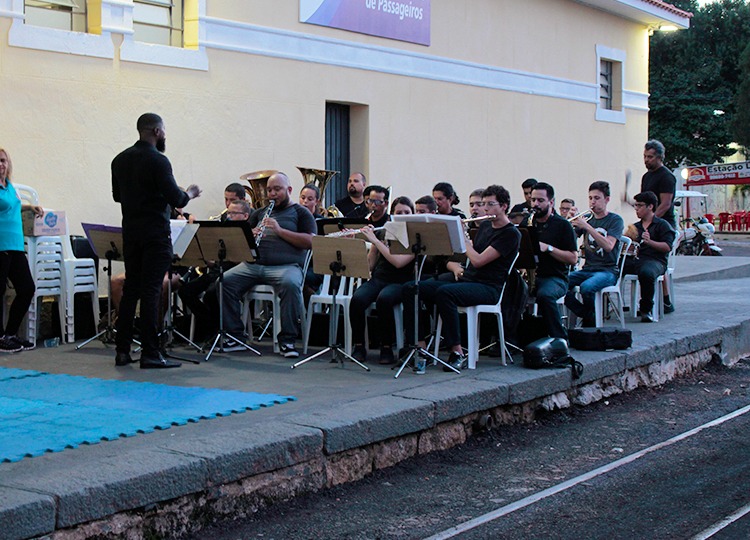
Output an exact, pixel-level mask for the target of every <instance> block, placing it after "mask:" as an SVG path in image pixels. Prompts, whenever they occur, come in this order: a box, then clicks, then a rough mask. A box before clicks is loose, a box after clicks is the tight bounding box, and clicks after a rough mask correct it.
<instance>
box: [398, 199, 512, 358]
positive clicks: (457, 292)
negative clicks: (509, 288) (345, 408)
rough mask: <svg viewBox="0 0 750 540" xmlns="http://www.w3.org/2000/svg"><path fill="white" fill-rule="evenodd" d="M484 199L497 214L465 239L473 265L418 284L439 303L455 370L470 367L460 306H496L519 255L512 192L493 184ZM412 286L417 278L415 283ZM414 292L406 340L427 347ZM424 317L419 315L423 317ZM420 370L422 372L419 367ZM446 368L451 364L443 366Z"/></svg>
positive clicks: (427, 299) (407, 300) (407, 301)
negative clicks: (417, 326)
mask: <svg viewBox="0 0 750 540" xmlns="http://www.w3.org/2000/svg"><path fill="white" fill-rule="evenodd" d="M482 200H483V201H484V203H485V207H486V208H487V212H488V213H489V214H494V215H495V216H496V217H495V218H494V219H492V220H490V219H488V220H486V221H483V222H482V223H481V225H480V227H479V233H478V234H477V237H476V240H475V241H474V242H473V243H472V242H470V241H469V242H467V244H466V256H467V258H468V260H469V264H468V265H467V267H466V268H464V267H463V266H461V265H454V266H453V272H452V273H448V274H442V275H441V276H440V277H439V278H438V279H428V280H425V281H421V282H420V283H419V298H420V301H422V302H424V303H426V304H435V305H437V310H438V313H439V315H440V317H442V320H443V339H444V342H445V344H446V346H447V347H448V348H449V349H450V356H449V357H448V364H450V365H451V366H453V367H454V368H456V369H459V370H461V369H464V368H465V367H466V363H467V358H466V356H465V355H464V352H463V349H462V348H461V336H460V326H459V318H458V309H457V308H458V307H459V306H475V305H480V304H495V303H497V302H498V301H499V299H500V292H501V290H502V287H503V284H504V283H505V279H506V276H507V275H508V271H509V269H510V265H511V264H512V263H513V259H514V258H515V256H516V254H517V253H518V246H519V243H520V239H521V234H520V233H519V232H518V230H517V229H516V228H515V227H514V226H513V224H512V223H511V222H510V220H509V219H508V216H507V213H506V212H507V211H508V206H509V205H510V194H509V193H508V190H507V189H505V188H504V187H502V186H498V185H492V186H489V187H488V188H487V189H486V190H484V192H483V194H482ZM411 285H412V286H414V284H413V282H412V284H411ZM414 301H415V299H414V295H412V294H408V293H405V295H404V327H405V331H406V341H407V343H408V344H413V343H414V342H415V340H417V342H418V344H419V346H420V347H425V342H424V340H422V339H421V338H420V339H417V337H416V336H414ZM425 316H426V314H425V313H423V314H422V315H420V319H422V318H424V317H425ZM419 362H420V360H419V359H418V360H417V372H418V373H420V372H423V371H422V370H420V368H419ZM443 369H444V370H446V371H448V369H447V368H445V367H444V368H443Z"/></svg>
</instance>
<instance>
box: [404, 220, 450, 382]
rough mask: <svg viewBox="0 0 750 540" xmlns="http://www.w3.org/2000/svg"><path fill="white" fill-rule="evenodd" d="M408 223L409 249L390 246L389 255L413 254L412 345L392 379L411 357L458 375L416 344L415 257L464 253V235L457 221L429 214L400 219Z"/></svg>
mask: <svg viewBox="0 0 750 540" xmlns="http://www.w3.org/2000/svg"><path fill="white" fill-rule="evenodd" d="M404 217H408V218H410V219H408V220H404V221H406V224H405V225H406V231H407V233H408V237H409V247H408V248H404V247H403V246H402V245H401V244H400V243H397V242H391V251H392V252H393V253H413V254H414V290H413V294H414V344H413V345H409V348H410V349H411V350H410V351H409V354H407V355H406V358H405V359H404V361H403V362H402V363H401V366H400V367H399V368H398V371H397V372H396V375H394V377H393V378H394V379H397V378H398V376H399V375H401V372H402V371H403V370H404V368H405V367H406V366H407V365H408V364H409V362H410V361H411V359H412V357H413V356H414V355H415V354H419V355H421V356H422V357H425V358H431V359H432V360H433V363H439V364H442V365H443V366H445V367H447V368H448V369H450V370H451V371H453V372H455V373H461V372H460V371H459V370H458V369H456V368H454V367H453V366H451V365H450V364H448V363H447V362H444V361H443V360H441V359H440V358H438V357H437V356H435V355H434V354H432V353H430V352H429V351H428V350H427V349H424V348H422V347H420V346H419V345H417V341H419V312H420V309H419V279H420V277H421V273H422V272H421V264H420V262H419V261H420V259H419V256H420V255H421V256H422V257H423V258H424V257H427V256H428V255H431V256H435V255H453V254H454V253H457V252H459V253H460V252H461V249H464V251H465V248H464V244H463V240H464V238H465V237H464V234H463V230H462V229H461V222H460V220H459V219H458V218H457V217H455V219H454V220H444V219H441V220H431V219H430V217H432V216H431V215H430V214H417V215H409V216H404ZM419 217H424V218H425V219H424V221H418V220H417V219H418V218H419ZM453 221H456V222H457V224H458V227H459V228H458V229H456V227H455V225H450V223H449V222H453ZM454 229H455V230H454Z"/></svg>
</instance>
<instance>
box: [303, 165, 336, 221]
mask: <svg viewBox="0 0 750 540" xmlns="http://www.w3.org/2000/svg"><path fill="white" fill-rule="evenodd" d="M297 168H298V169H299V172H301V173H302V177H303V178H304V179H305V185H307V184H313V185H314V186H316V187H317V188H318V190H320V200H321V202H322V201H323V197H324V196H325V191H326V188H327V187H328V183H329V182H330V181H331V179H332V178H333V177H334V176H336V175H337V174H338V173H339V171H327V170H325V169H308V168H306V167H297ZM323 208H325V206H323ZM323 214H324V215H325V217H333V218H336V217H344V214H342V213H341V210H339V209H338V208H336V206H335V205H333V204H331V205H330V206H329V207H328V208H327V209H326V210H325V211H324V212H323Z"/></svg>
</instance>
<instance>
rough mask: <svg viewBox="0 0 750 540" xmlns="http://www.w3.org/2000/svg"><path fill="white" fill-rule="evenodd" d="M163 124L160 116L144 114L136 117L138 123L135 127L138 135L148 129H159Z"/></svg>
mask: <svg viewBox="0 0 750 540" xmlns="http://www.w3.org/2000/svg"><path fill="white" fill-rule="evenodd" d="M163 123H164V120H162V119H161V116H159V115H158V114H155V113H145V114H142V115H141V116H140V117H138V122H137V123H136V125H135V127H136V129H137V130H138V133H141V132H143V131H148V130H150V129H154V128H156V127H159V126H160V125H161V124H163Z"/></svg>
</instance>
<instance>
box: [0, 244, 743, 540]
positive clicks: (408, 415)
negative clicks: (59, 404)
mask: <svg viewBox="0 0 750 540" xmlns="http://www.w3.org/2000/svg"><path fill="white" fill-rule="evenodd" d="M676 261H677V262H676V274H675V275H676V277H677V294H676V299H675V300H676V305H677V312H676V313H674V314H672V315H669V316H667V317H666V318H665V319H664V320H663V321H661V322H660V323H658V324H653V325H644V324H642V323H637V322H629V324H628V326H629V327H630V328H632V329H633V332H634V347H633V349H631V350H629V351H628V352H627V353H624V354H623V353H582V352H577V353H576V354H575V356H576V358H577V359H579V360H581V361H583V362H584V364H585V365H586V371H585V373H584V378H586V379H587V380H593V379H596V378H598V377H601V376H605V375H608V374H611V373H618V372H619V371H622V370H623V369H624V368H625V367H626V366H633V365H641V363H648V362H653V361H656V360H658V359H659V358H665V359H668V358H670V357H673V356H674V355H676V354H684V353H685V352H689V351H690V350H697V349H696V347H700V346H701V344H702V343H704V342H705V346H709V345H711V344H713V343H722V342H723V343H728V344H729V345H727V347H729V348H730V349H731V348H734V349H735V350H734V352H735V353H736V352H738V351H737V350H736V349H737V347H745V346H746V345H747V348H748V349H750V338H748V337H747V336H746V335H745V334H746V332H745V331H744V328H746V327H747V324H745V323H746V322H748V321H750V311H749V310H748V304H749V302H748V298H750V259H746V258H735V257H711V258H705V257H678V258H677V259H676ZM743 324H744V325H745V326H742V325H743ZM738 325H739V326H738ZM726 328H730V329H731V331H730V332H729V334H727V331H726V330H725V329H726ZM722 340H724V341H722ZM269 349H270V347H267V346H261V350H262V351H263V352H264V356H262V357H260V358H258V357H250V356H248V355H245V354H241V353H232V354H231V355H215V356H214V357H212V359H211V361H210V362H208V363H202V364H200V365H191V364H186V365H184V366H183V367H182V368H180V369H177V370H165V371H141V370H139V369H137V367H125V368H115V366H114V360H113V356H114V352H113V350H112V349H107V348H105V347H104V346H103V345H102V344H100V343H93V344H92V345H90V346H88V347H86V348H84V349H82V350H80V351H75V350H74V348H73V346H71V345H64V346H61V347H59V348H52V349H38V350H36V351H32V352H28V353H22V354H16V355H9V356H4V357H2V358H0V365H2V366H7V367H17V368H27V369H35V370H40V371H47V372H51V373H68V374H75V375H83V376H87V377H99V378H105V379H115V380H132V381H151V382H160V383H164V384H171V385H178V386H201V387H210V388H223V389H233V390H245V391H253V392H268V393H276V394H283V395H294V396H296V397H297V398H298V401H297V402H294V403H289V404H284V405H280V406H274V407H271V408H269V409H262V410H259V411H253V412H248V413H244V414H237V415H232V416H229V417H225V418H221V419H216V420H210V421H201V422H198V423H196V424H190V425H187V426H182V427H178V428H172V429H169V430H166V431H163V432H157V433H151V434H148V435H139V436H136V437H131V438H126V439H120V440H117V441H111V442H106V443H103V444H99V445H94V446H91V447H82V448H78V449H75V450H66V451H64V452H60V453H56V454H48V455H45V456H41V457H38V458H33V459H25V460H22V461H21V462H18V463H11V464H0V473H3V474H0V526H4V525H6V524H7V523H8V521H7V520H8V519H12V520H13V521H12V522H13V523H14V524H15V525H16V529H13V531H14V534H11V537H23V534H26V535H27V536H28V535H30V533H29V531H32V532H35V534H42V533H44V532H49V531H50V529H49V527H51V526H52V527H54V526H55V524H56V526H57V527H69V526H71V525H74V524H76V523H80V522H83V521H87V520H91V519H100V518H103V517H105V516H107V515H109V514H111V513H114V512H120V511H127V510H130V509H136V508H139V507H144V506H148V505H149V504H150V503H153V502H158V501H162V500H168V499H171V498H174V497H178V496H181V495H184V494H186V493H192V492H195V491H198V490H201V489H205V486H207V485H209V486H210V485H212V484H214V483H215V482H217V481H219V482H220V481H221V479H220V478H217V474H218V476H223V477H225V480H224V481H234V480H237V479H238V478H241V477H242V476H232V475H234V474H237V475H240V474H245V475H248V474H258V473H262V472H264V471H266V470H273V468H271V469H268V468H265V469H264V468H263V467H276V468H279V467H282V466H285V465H286V466H289V465H292V464H294V463H296V461H294V460H295V459H303V458H304V456H305V455H309V456H315V455H319V454H320V452H321V446H322V451H323V452H324V453H325V454H326V455H330V454H332V453H335V452H341V451H345V450H347V449H349V448H353V447H356V446H357V445H359V444H370V443H373V442H376V441H377V440H384V439H388V438H391V437H395V436H400V435H402V434H404V433H410V432H413V431H419V430H420V429H428V428H430V427H431V426H434V425H435V424H437V423H438V422H441V421H445V420H450V419H451V418H458V417H460V416H462V415H465V414H469V413H470V412H472V411H478V410H483V409H489V408H492V407H494V406H497V405H499V404H502V403H521V402H523V401H526V400H528V399H533V398H535V397H540V396H543V395H548V394H551V393H554V392H559V391H561V390H564V389H566V388H570V377H569V375H568V376H567V378H566V375H567V374H566V373H563V372H558V371H554V372H549V371H548V370H544V371H540V372H532V371H529V370H525V369H523V368H522V367H521V366H520V365H519V364H518V363H517V364H516V365H514V366H509V367H505V368H503V367H501V366H499V361H498V360H497V359H487V358H486V357H480V363H479V366H478V369H477V370H476V371H468V370H467V371H464V372H463V373H461V374H460V375H453V374H447V373H443V372H442V371H441V370H439V369H437V368H431V369H428V373H427V374H426V375H424V376H417V375H414V374H413V373H411V372H404V374H403V375H402V376H401V377H400V378H399V379H398V380H394V378H393V372H392V371H391V370H390V369H389V368H387V367H382V366H378V365H376V364H375V365H373V364H371V367H372V372H370V373H368V372H365V371H363V370H361V369H360V368H358V367H356V366H354V365H352V364H349V365H346V366H345V367H343V368H342V367H339V366H337V365H334V364H329V363H328V362H327V361H325V360H324V361H315V362H312V363H310V364H308V365H306V366H304V367H301V368H299V369H296V370H291V369H290V368H289V366H290V361H289V360H286V359H283V358H281V357H279V356H277V355H273V354H272V353H271V352H270V350H269ZM680 351H683V352H682V353H681V352H680ZM744 352H747V350H745V351H744ZM584 382H585V381H584ZM467 396H470V398H468V397H467ZM471 407H476V408H474V409H472V408H471ZM217 441H222V442H221V443H218V442H217ZM290 441H291V442H290ZM294 441H296V442H294ZM285 444H286V446H283V445H285ZM243 445H244V446H243ZM268 445H271V446H270V447H269V446H268ZM279 445H282V446H283V448H281V449H279ZM310 445H312V446H310ZM217 446H219V447H218V448H217ZM230 447H231V448H230ZM269 448H272V449H273V451H270V450H269ZM248 449H249V450H248ZM242 452H246V453H247V455H246V456H245V458H244V459H245V460H247V459H250V461H249V462H248V461H242V462H237V461H236V458H233V457H232V456H234V455H236V454H237V453H242ZM258 452H260V454H258ZM229 454H232V456H230V455H229ZM268 455H271V457H266V456H268ZM300 455H301V456H302V457H300ZM248 456H250V457H248ZM252 456H256V457H255V458H252V459H251V457H252ZM258 456H261V457H260V459H257V457H258ZM216 460H219V461H220V462H221V469H219V470H218V471H217V472H212V471H211V470H210V469H211V467H212V465H211V464H212V463H213V462H214V461H216ZM221 460H225V461H221ZM274 460H275V461H274ZM266 461H268V463H266ZM207 468H208V469H209V470H206V469H207ZM32 515H33V516H35V517H34V518H33V519H32V518H31V517H29V516H32ZM24 516H26V519H28V523H27V521H25V520H24V519H23V517H24ZM42 516H43V517H42ZM34 527H36V528H34ZM4 530H5V531H6V532H8V531H9V530H10V529H8V528H7V527H5V528H4ZM9 534H10V533H9Z"/></svg>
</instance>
